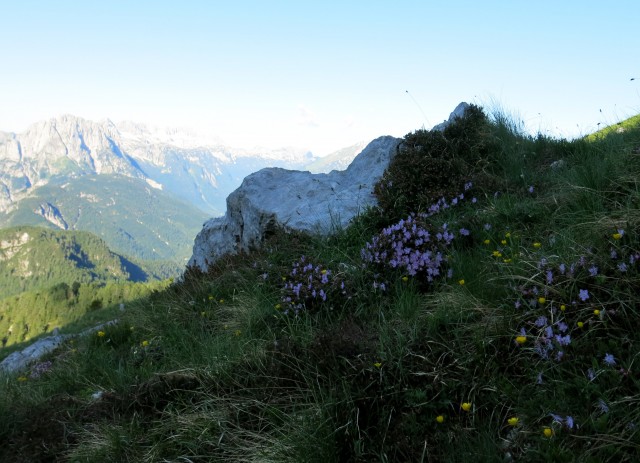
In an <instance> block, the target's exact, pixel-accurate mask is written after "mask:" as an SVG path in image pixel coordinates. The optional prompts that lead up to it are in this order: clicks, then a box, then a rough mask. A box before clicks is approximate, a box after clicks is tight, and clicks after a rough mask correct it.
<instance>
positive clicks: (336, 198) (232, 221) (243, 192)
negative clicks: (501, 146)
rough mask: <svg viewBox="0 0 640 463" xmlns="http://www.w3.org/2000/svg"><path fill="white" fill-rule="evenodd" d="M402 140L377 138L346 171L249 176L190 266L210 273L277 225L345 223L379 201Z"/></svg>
mask: <svg viewBox="0 0 640 463" xmlns="http://www.w3.org/2000/svg"><path fill="white" fill-rule="evenodd" d="M467 108H469V105H468V104H467V103H464V102H462V103H460V104H459V105H458V106H456V108H455V109H454V110H453V112H452V113H451V115H450V116H449V119H448V120H446V121H444V122H443V123H441V124H438V125H436V126H435V127H433V129H432V130H440V131H443V130H444V129H445V128H446V127H447V126H448V125H449V124H451V123H452V122H453V121H455V120H456V119H458V118H460V117H463V116H464V114H465V112H466V110H467ZM400 142H401V139H399V138H394V137H390V136H386V137H380V138H377V139H375V140H373V141H372V142H371V143H369V144H368V145H367V146H366V148H365V149H364V150H363V151H362V152H361V153H360V154H358V156H356V157H355V159H354V160H353V162H352V163H351V164H350V165H349V167H348V168H347V169H346V170H343V171H335V170H334V171H331V172H329V173H328V174H312V173H310V172H300V171H294V170H286V169H279V168H267V169H262V170H260V171H258V172H256V173H254V174H251V175H249V176H248V177H246V178H245V179H244V181H243V182H242V185H240V187H239V188H238V189H237V190H235V191H234V192H233V193H231V194H230V195H229V197H228V198H227V212H226V214H225V215H224V216H223V217H218V218H215V219H211V220H209V221H208V222H206V223H205V224H204V227H203V229H202V231H201V232H200V233H199V234H198V236H197V237H196V239H195V242H194V246H193V255H192V256H191V259H190V260H189V263H188V264H187V267H188V268H194V269H199V270H201V271H203V272H204V271H207V269H208V267H209V265H211V264H212V263H214V262H215V261H216V260H218V259H219V258H220V257H221V256H223V255H225V254H237V253H238V252H244V251H249V250H251V249H254V248H257V247H259V246H260V244H261V243H262V241H263V240H264V239H265V238H266V237H267V236H268V235H269V234H270V233H271V232H272V231H273V230H275V229H276V228H278V227H282V228H284V229H285V230H287V229H288V230H298V231H304V232H310V233H319V234H326V233H328V232H330V231H331V230H332V229H334V228H336V227H345V226H346V225H347V224H348V223H349V221H350V220H351V219H353V218H354V217H355V216H356V215H357V214H358V213H360V212H362V211H364V209H365V208H366V207H368V206H372V205H375V204H376V199H375V197H374V195H373V187H374V185H375V184H376V182H377V181H378V180H379V179H380V178H381V177H382V175H383V174H384V171H385V169H386V168H387V166H388V165H389V162H391V160H392V159H393V157H394V155H395V154H396V151H397V150H396V148H397V146H398V144H399V143H400Z"/></svg>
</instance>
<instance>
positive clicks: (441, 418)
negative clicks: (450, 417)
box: [436, 415, 444, 423]
mask: <svg viewBox="0 0 640 463" xmlns="http://www.w3.org/2000/svg"><path fill="white" fill-rule="evenodd" d="M436 421H437V422H438V423H444V416H442V415H438V416H436Z"/></svg>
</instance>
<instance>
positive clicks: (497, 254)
mask: <svg viewBox="0 0 640 463" xmlns="http://www.w3.org/2000/svg"><path fill="white" fill-rule="evenodd" d="M492 254H493V257H502V253H501V252H500V251H493V253H492Z"/></svg>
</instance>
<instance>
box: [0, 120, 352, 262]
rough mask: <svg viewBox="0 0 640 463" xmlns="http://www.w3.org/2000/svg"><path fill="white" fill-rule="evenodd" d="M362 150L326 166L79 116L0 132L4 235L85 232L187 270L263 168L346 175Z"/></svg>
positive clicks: (305, 157)
mask: <svg viewBox="0 0 640 463" xmlns="http://www.w3.org/2000/svg"><path fill="white" fill-rule="evenodd" d="M362 146H363V144H358V145H354V146H352V147H349V148H345V149H343V150H341V151H339V152H337V153H334V154H332V155H329V156H327V157H325V158H319V157H316V156H314V155H313V154H312V153H311V152H309V151H306V150H300V149H294V148H283V149H279V150H266V149H265V150H260V149H255V150H246V149H236V148H232V147H228V146H226V145H224V144H222V143H221V142H220V141H219V140H216V139H211V138H206V137H202V136H199V135H197V134H194V133H190V132H187V131H182V130H176V129H157V128H150V127H147V126H146V125H143V124H139V123H134V122H121V123H117V124H116V123H114V122H112V121H110V120H105V121H101V122H94V121H90V120H86V119H83V118H80V117H76V116H72V115H64V116H60V117H57V118H53V119H49V120H46V121H41V122H38V123H36V124H33V125H31V126H30V127H29V128H28V129H27V130H26V131H24V132H22V133H19V134H16V133H8V132H0V228H7V227H13V226H20V225H38V226H45V227H49V228H55V229H61V230H86V231H90V232H92V233H94V234H96V235H98V236H99V237H100V238H101V239H103V240H104V241H105V242H106V243H107V244H108V246H109V248H110V249H111V250H113V251H114V252H116V253H118V254H120V255H124V256H131V257H133V258H135V259H139V260H169V261H174V262H178V263H179V265H180V264H182V265H183V264H184V262H185V260H186V259H187V258H188V256H189V255H190V251H191V246H192V245H193V239H194V237H195V235H196V233H197V232H198V231H199V230H200V228H201V225H202V223H203V222H204V221H205V220H206V219H207V218H210V217H212V216H218V215H221V214H223V213H224V211H225V208H226V205H225V200H226V197H227V196H228V195H229V193H231V192H232V191H233V190H234V189H235V188H237V187H238V186H239V185H240V183H241V182H242V179H243V178H244V177H246V176H247V175H249V174H250V173H252V172H255V171H257V170H259V169H262V168H264V167H283V168H288V169H298V170H307V169H309V170H312V171H314V172H328V171H330V170H333V169H338V170H341V169H344V168H346V166H347V165H348V164H349V162H350V161H351V160H352V159H353V158H354V157H355V156H356V154H358V152H359V151H360V150H361V149H362Z"/></svg>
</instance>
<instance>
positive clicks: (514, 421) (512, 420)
mask: <svg viewBox="0 0 640 463" xmlns="http://www.w3.org/2000/svg"><path fill="white" fill-rule="evenodd" d="M519 422H520V418H518V417H516V416H512V417H511V418H509V419H508V420H507V423H509V426H517V425H518V423H519Z"/></svg>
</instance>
